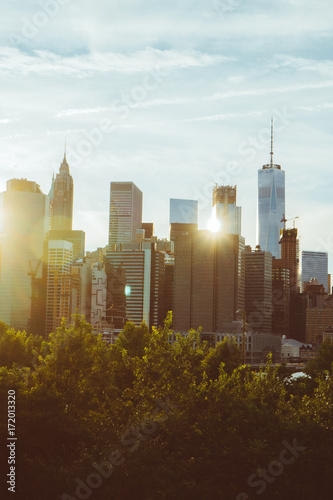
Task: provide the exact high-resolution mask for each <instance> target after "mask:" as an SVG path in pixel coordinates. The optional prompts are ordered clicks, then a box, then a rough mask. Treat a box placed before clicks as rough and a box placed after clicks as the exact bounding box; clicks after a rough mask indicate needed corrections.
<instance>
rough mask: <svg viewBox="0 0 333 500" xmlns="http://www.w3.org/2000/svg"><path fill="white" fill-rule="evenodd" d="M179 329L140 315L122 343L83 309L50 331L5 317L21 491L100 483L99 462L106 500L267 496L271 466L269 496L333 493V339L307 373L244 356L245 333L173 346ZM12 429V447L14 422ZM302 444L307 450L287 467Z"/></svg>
mask: <svg viewBox="0 0 333 500" xmlns="http://www.w3.org/2000/svg"><path fill="white" fill-rule="evenodd" d="M170 324H171V323H170V317H169V318H168V319H167V321H166V323H165V325H164V327H163V328H159V329H156V328H153V329H152V331H151V332H149V330H148V328H147V326H146V325H144V324H142V325H140V326H135V325H134V324H133V323H130V322H129V323H127V324H126V325H125V327H124V330H123V332H122V333H121V334H120V335H119V338H118V340H117V341H116V343H115V344H114V345H110V346H108V345H107V344H106V343H105V342H104V341H103V340H102V338H101V336H98V335H95V334H94V333H93V331H92V328H91V326H90V325H89V324H88V323H87V322H86V321H85V320H84V319H83V318H82V317H80V316H78V315H76V316H75V318H74V323H73V325H70V326H67V325H66V324H65V323H63V324H62V325H61V327H60V328H58V330H57V332H55V333H54V334H52V335H50V337H49V338H48V339H47V340H45V339H44V340H43V339H41V338H37V337H35V336H33V335H28V334H27V333H25V332H16V331H14V330H13V329H11V328H9V327H8V326H6V325H4V324H0V361H1V367H0V397H1V398H2V401H3V405H2V407H3V408H5V407H6V404H7V403H6V401H7V391H8V390H9V389H14V390H15V391H16V408H17V414H16V422H17V437H18V443H19V446H18V448H17V453H18V464H17V471H18V475H17V480H18V483H17V493H16V498H18V499H21V498H22V499H23V498H24V499H30V498H31V499H34V500H46V499H48V498H54V499H55V500H60V499H61V500H63V499H66V498H67V499H68V498H72V499H73V498H80V497H79V496H78V495H77V488H78V487H79V486H78V484H79V483H78V480H79V481H81V483H80V484H81V487H82V488H83V489H84V487H83V486H82V482H83V483H84V484H85V487H86V488H88V489H89V486H87V478H88V477H89V474H92V473H93V472H95V473H96V471H97V469H96V467H98V464H104V467H105V468H104V469H103V470H104V472H105V471H109V470H111V469H112V475H111V473H110V477H108V478H105V477H102V480H101V484H100V485H99V486H98V487H96V488H90V491H91V494H90V495H89V498H91V499H92V500H94V499H96V500H105V499H106V498H114V499H116V500H126V499H129V500H132V499H133V498H137V499H142V500H155V499H157V498H158V499H161V498H162V499H168V500H169V499H170V500H176V499H177V500H178V499H179V498H183V499H184V500H186V499H191V500H192V499H195V500H206V499H207V500H208V499H210V500H211V499H221V500H235V499H238V500H239V499H241V498H243V499H245V498H246V496H245V495H248V498H249V499H250V498H256V496H257V494H259V493H258V491H259V489H260V485H261V486H262V487H263V481H266V480H264V479H263V478H262V477H261V476H260V475H259V476H258V477H257V476H256V475H258V474H259V473H260V471H264V470H266V474H268V477H269V481H268V480H267V481H266V482H264V486H265V488H264V491H262V493H260V498H261V499H263V500H266V499H272V498H277V499H278V498H281V499H282V498H283V499H285V500H289V499H290V500H291V499H295V498H297V499H302V500H303V499H304V500H313V499H314V498H320V499H321V500H325V499H328V498H331V475H332V473H333V451H332V450H333V434H332V431H333V378H332V371H331V364H332V361H333V348H332V346H331V345H329V344H328V343H324V344H323V346H322V350H321V353H320V355H319V358H318V361H317V360H315V361H314V362H312V364H310V363H309V365H308V366H309V369H308V370H307V372H308V374H309V375H310V376H308V377H301V378H298V379H293V378H291V377H290V376H287V375H286V373H285V372H284V371H283V369H282V368H281V367H273V366H272V364H271V363H269V362H268V364H267V365H266V367H265V368H263V369H261V370H260V371H258V372H255V371H253V370H252V369H251V367H249V366H245V365H242V364H241V353H240V352H239V349H238V347H237V345H236V344H235V343H233V342H232V341H228V340H225V341H224V342H222V343H220V344H218V345H217V346H216V347H215V348H210V347H209V346H208V345H207V343H206V342H202V341H201V340H200V335H199V334H198V332H195V331H191V332H189V334H188V335H187V336H180V335H178V336H177V340H176V342H174V343H173V344H171V343H170V335H171V333H172V332H171V330H170ZM0 432H1V436H2V437H3V440H2V442H5V440H6V437H7V422H6V421H4V420H3V419H2V420H1V427H0ZM295 442H296V443H297V446H299V447H300V448H302V451H299V452H297V453H298V455H297V457H296V456H294V458H295V460H294V462H293V464H292V465H284V466H283V473H282V472H281V474H278V475H275V476H274V474H272V473H271V472H269V471H273V472H274V470H277V465H276V461H277V460H279V456H280V454H281V453H282V452H283V450H284V449H285V447H286V446H287V445H288V446H289V447H291V449H292V446H293V443H295ZM285 443H287V445H286V444H285ZM295 446H296V445H295ZM287 449H289V448H287ZM1 453H3V456H1V469H3V470H4V471H6V470H7V462H6V460H7V457H6V449H5V447H3V449H2V450H1ZM295 453H296V452H295ZM290 456H292V454H291V452H290V451H288V457H290ZM110 457H112V458H110ZM110 460H111V462H112V461H113V462H112V463H113V465H111V462H110ZM115 463H116V465H115ZM272 463H275V469H274V466H271V464H272ZM93 464H95V465H96V464H97V465H96V467H95V466H94V465H93ZM105 464H109V469H107V468H106V467H107V466H106V465H105ZM110 468H111V469H110ZM99 470H100V469H99ZM105 474H107V472H105ZM100 475H101V474H100ZM3 477H5V474H3ZM251 477H252V478H253V477H256V481H255V480H253V481H252V483H251V480H250V479H249V478H251ZM265 477H267V476H265ZM254 484H255V485H256V486H254ZM4 486H5V485H4ZM82 491H83V490H82ZM87 495H88V494H87ZM242 495H243V496H242ZM87 498H88V496H87Z"/></svg>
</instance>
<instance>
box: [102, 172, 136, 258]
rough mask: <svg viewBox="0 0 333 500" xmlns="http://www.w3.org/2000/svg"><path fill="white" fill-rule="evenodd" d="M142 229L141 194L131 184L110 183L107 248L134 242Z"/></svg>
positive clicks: (112, 248)
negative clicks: (138, 231)
mask: <svg viewBox="0 0 333 500" xmlns="http://www.w3.org/2000/svg"><path fill="white" fill-rule="evenodd" d="M141 228H142V192H141V191H140V189H139V188H138V187H137V186H136V185H135V184H134V183H133V182H111V187H110V223H109V248H110V250H114V249H115V245H116V244H119V243H126V242H131V241H135V240H136V234H137V230H138V229H141Z"/></svg>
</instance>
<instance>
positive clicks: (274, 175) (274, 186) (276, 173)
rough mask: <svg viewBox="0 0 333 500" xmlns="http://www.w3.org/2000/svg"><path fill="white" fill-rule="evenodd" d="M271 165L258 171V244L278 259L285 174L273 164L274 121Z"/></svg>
mask: <svg viewBox="0 0 333 500" xmlns="http://www.w3.org/2000/svg"><path fill="white" fill-rule="evenodd" d="M270 157H271V158H270V163H269V164H267V165H263V167H262V169H261V170H259V171H258V244H259V245H260V248H261V250H263V251H265V252H270V253H271V254H272V255H273V257H276V258H277V259H279V258H280V256H281V250H280V246H279V240H280V232H281V230H282V229H283V222H282V219H284V214H285V213H286V208H285V172H284V170H281V166H280V165H276V164H274V163H273V120H272V125H271V153H270Z"/></svg>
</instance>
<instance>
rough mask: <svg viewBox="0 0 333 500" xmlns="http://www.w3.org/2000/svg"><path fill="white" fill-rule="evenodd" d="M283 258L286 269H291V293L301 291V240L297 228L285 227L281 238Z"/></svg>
mask: <svg viewBox="0 0 333 500" xmlns="http://www.w3.org/2000/svg"><path fill="white" fill-rule="evenodd" d="M280 245H281V258H282V260H283V262H284V264H285V267H286V269H289V284H290V293H291V294H295V293H297V292H299V288H298V274H299V273H298V269H299V255H298V254H299V251H298V248H299V240H298V239H297V229H295V228H293V229H283V231H282V237H281V239H280Z"/></svg>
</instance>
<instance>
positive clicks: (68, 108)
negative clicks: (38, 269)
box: [0, 0, 333, 272]
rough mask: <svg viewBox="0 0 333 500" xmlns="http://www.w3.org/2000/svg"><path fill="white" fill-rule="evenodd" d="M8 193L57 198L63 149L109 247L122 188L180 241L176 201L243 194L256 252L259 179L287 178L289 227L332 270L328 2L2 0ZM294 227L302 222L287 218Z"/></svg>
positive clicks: (202, 209) (92, 231) (240, 199)
mask: <svg viewBox="0 0 333 500" xmlns="http://www.w3.org/2000/svg"><path fill="white" fill-rule="evenodd" d="M0 14H1V15H0V19H1V21H0V23H1V30H0V89H1V92H0V101H1V112H0V148H1V156H0V191H4V190H5V189H6V181H7V180H8V179H11V178H27V179H29V180H32V181H36V182H37V183H38V184H39V185H40V187H41V189H42V190H43V192H44V193H48V191H49V189H50V186H51V180H52V175H53V173H57V172H58V170H59V166H60V164H61V162H62V159H63V156H64V147H65V141H66V142H67V160H68V163H69V166H70V171H71V174H72V176H73V179H74V223H73V229H80V230H84V231H85V232H86V249H87V250H94V249H96V248H97V247H103V246H105V245H106V244H107V241H108V219H109V215H108V211H109V196H110V182H111V181H132V182H134V183H135V184H136V185H137V186H138V187H139V188H140V189H141V191H142V192H143V220H144V222H153V223H154V227H155V234H156V235H157V236H158V237H160V238H165V237H168V235H169V199H170V198H185V199H197V200H198V201H199V227H200V228H201V229H205V228H206V227H207V222H208V220H209V218H210V213H211V205H212V190H213V186H214V185H215V184H219V185H222V184H227V185H237V204H238V205H240V206H242V234H243V236H245V239H246V244H249V245H252V246H255V245H256V218H257V175H258V174H257V172H258V169H260V168H261V167H262V165H263V164H266V163H268V162H269V153H270V120H271V117H273V119H274V162H275V163H277V164H279V165H281V166H282V168H283V169H284V170H285V172H286V217H287V218H293V217H296V216H298V217H299V219H297V221H296V226H297V228H298V229H299V234H300V245H301V249H303V250H317V251H327V252H329V263H330V264H329V269H330V271H331V272H333V266H332V262H333V196H332V193H333V170H332V167H333V158H332V156H333V155H332V152H333V151H332V150H333V144H332V134H333V127H332V125H333V123H332V122H333V120H332V111H333V95H332V90H333V59H332V54H333V51H332V47H333V44H332V36H333V3H332V2H331V0H316V1H315V0H274V1H267V0H252V1H251V2H248V1H245V0H191V1H190V0H177V1H175V0H168V1H165V0H160V1H156V0H155V1H153V0H112V1H110V0H96V2H92V1H88V0H40V1H32V0H7V1H6V2H3V3H2V5H1V7H0ZM288 224H289V226H290V227H292V226H293V221H289V222H288Z"/></svg>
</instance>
